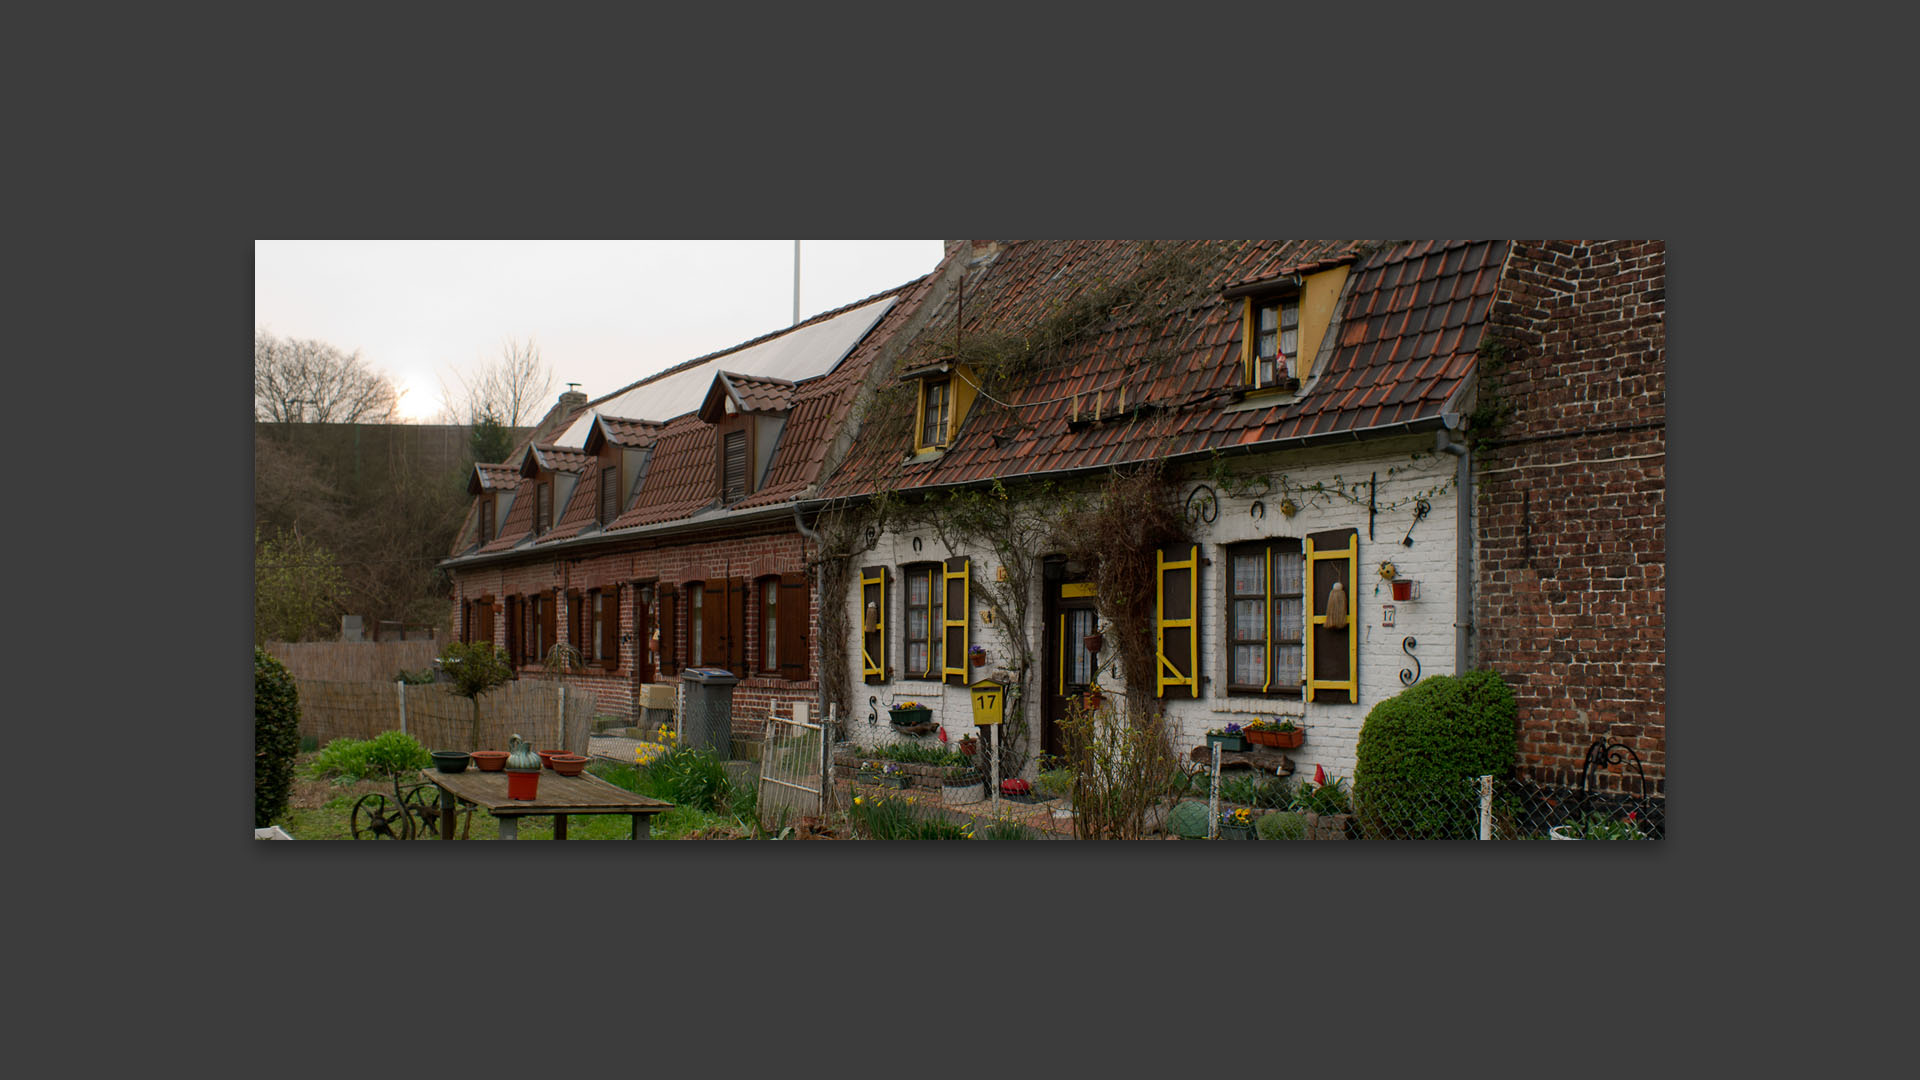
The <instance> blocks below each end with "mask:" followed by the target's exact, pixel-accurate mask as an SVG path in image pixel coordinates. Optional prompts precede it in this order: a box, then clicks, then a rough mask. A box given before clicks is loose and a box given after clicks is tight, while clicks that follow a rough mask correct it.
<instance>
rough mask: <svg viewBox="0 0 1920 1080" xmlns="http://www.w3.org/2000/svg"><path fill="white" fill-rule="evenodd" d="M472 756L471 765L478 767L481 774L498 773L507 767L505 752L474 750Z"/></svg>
mask: <svg viewBox="0 0 1920 1080" xmlns="http://www.w3.org/2000/svg"><path fill="white" fill-rule="evenodd" d="M472 756H473V763H474V764H475V765H478V766H480V771H481V772H499V771H500V770H501V769H504V768H506V767H507V752H506V751H505V750H475V751H474V752H473V755H472Z"/></svg>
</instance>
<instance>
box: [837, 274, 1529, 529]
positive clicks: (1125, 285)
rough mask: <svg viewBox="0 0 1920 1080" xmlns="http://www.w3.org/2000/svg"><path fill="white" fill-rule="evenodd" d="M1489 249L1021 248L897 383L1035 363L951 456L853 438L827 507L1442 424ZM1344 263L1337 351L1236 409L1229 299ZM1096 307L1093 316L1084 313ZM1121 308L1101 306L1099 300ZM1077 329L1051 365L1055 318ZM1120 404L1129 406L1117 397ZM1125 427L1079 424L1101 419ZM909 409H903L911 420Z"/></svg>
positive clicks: (971, 280)
mask: <svg viewBox="0 0 1920 1080" xmlns="http://www.w3.org/2000/svg"><path fill="white" fill-rule="evenodd" d="M1506 251H1507V244H1506V243H1505V242H1504V241H1499V242H1488V241H1479V242H1468V241H1455V242H1438V241H1422V242H1418V243H1408V244H1400V245H1395V246H1391V247H1389V246H1385V245H1379V244H1372V243H1367V242H1361V241H1298V240H1293V241H1275V240H1262V241H1225V242H1200V241H1188V242H1175V243H1139V242H1133V241H1114V240H1105V241H1088V240H1076V241H1015V242H1012V243H1010V244H1008V245H1006V246H1005V247H1004V248H1002V249H1001V250H999V251H997V252H996V253H995V254H993V255H991V256H990V257H989V258H987V259H984V260H980V261H979V262H978V264H977V265H975V266H973V267H972V268H971V269H970V271H969V272H968V275H967V278H966V280H965V284H964V290H963V291H962V292H961V293H960V294H959V295H954V296H949V297H948V299H947V300H946V302H945V303H943V304H942V305H941V306H940V308H939V309H938V310H936V311H935V312H934V313H933V315H932V317H931V319H930V321H929V322H928V324H927V325H926V327H924V328H923V329H922V330H921V331H920V333H919V334H918V335H917V340H916V341H915V342H913V343H911V344H910V345H909V346H908V349H907V351H906V352H904V353H903V362H902V365H901V366H902V368H903V369H904V368H906V367H908V366H914V365H918V366H922V367H924V366H925V363H926V361H927V359H928V357H929V356H932V357H935V358H937V357H938V356H939V355H940V354H941V353H942V352H946V353H952V351H953V348H954V345H953V343H954V341H955V328H956V325H958V326H959V327H960V328H961V329H962V331H963V332H962V334H961V336H960V339H959V340H960V342H961V343H962V347H961V353H962V354H963V355H964V353H965V348H964V342H965V341H966V340H967V337H968V336H969V335H972V336H976V337H979V336H982V335H994V336H996V339H998V340H1006V339H1005V338H1000V337H997V336H998V335H1012V337H1013V338H1014V339H1016V340H1017V339H1019V338H1021V337H1022V336H1025V337H1026V339H1027V342H1028V344H1029V345H1030V346H1031V347H1032V348H1033V349H1034V350H1035V352H1034V354H1033V355H1035V356H1037V357H1038V359H1036V360H1034V361H1033V363H1032V364H1031V365H1030V369H1029V370H1028V371H1027V372H1026V374H1024V375H1023V376H1022V377H1020V378H1018V379H1014V380H1010V381H1009V383H1008V384H1006V385H1003V386H999V387H997V388H994V383H993V380H992V379H991V378H989V379H986V380H985V381H986V382H987V383H988V384H989V388H991V389H994V393H993V395H992V397H991V398H990V397H989V396H988V395H987V394H986V393H982V395H981V396H980V398H979V399H978V400H977V401H976V402H975V404H974V406H973V409H972V411H971V413H970V414H969V416H968V417H967V418H966V420H965V421H964V422H963V423H962V425H961V427H960V430H959V431H958V432H956V433H955V438H954V441H953V443H952V444H951V445H950V446H949V447H948V449H947V450H946V452H945V453H944V454H941V455H939V456H938V457H936V458H934V459H932V460H928V461H920V462H913V463H908V462H905V461H904V460H903V459H904V458H905V457H906V455H907V452H908V450H909V449H910V446H911V443H910V441H909V440H910V439H911V433H910V432H909V431H907V430H906V428H907V425H904V424H898V423H896V424H893V425H891V426H890V427H889V428H887V429H886V430H887V432H888V434H886V435H884V436H883V435H881V434H880V429H879V427H878V425H876V426H875V428H873V429H870V430H863V431H862V437H861V439H860V440H859V445H858V447H857V449H856V451H855V452H854V453H853V454H852V455H850V456H849V459H848V461H847V463H846V465H845V466H843V467H842V468H840V469H839V470H837V472H836V474H835V475H834V476H833V477H832V478H831V479H830V480H829V481H828V483H827V485H826V490H825V492H824V494H826V495H829V496H846V495H856V494H861V493H864V492H869V491H873V490H876V489H878V488H880V487H885V486H892V485H899V486H906V487H918V486H932V485H942V484H955V483H968V482H973V481H979V480H984V479H986V478H988V477H1010V476H1019V475H1032V474H1039V473H1048V472H1057V471H1066V470H1076V469H1088V468H1098V467H1104V466H1111V465H1118V464H1123V463H1128V462H1135V461H1143V460H1149V459H1152V458H1158V457H1172V456H1178V455H1182V454H1192V453H1201V452H1205V451H1206V450H1208V449H1217V448H1222V447H1228V446H1247V445H1252V444H1262V443H1275V444H1279V443H1286V442H1289V441H1293V440H1299V439H1305V438H1311V437H1316V436H1325V435H1329V434H1335V433H1358V432H1363V431H1366V430H1368V429H1372V428H1381V427H1388V426H1393V425H1399V424H1404V423H1408V422H1411V421H1416V420H1425V419H1431V418H1434V417H1437V416H1438V415H1439V413H1440V412H1441V411H1442V409H1443V408H1444V407H1445V406H1446V405H1447V404H1448V403H1449V401H1450V400H1452V398H1453V396H1454V395H1455V393H1456V392H1457V391H1459V390H1460V389H1461V387H1462V386H1463V384H1464V382H1465V380H1466V379H1467V377H1468V375H1469V374H1470V373H1471V371H1472V370H1473V362H1474V351H1475V349H1476V348H1477V347H1478V345H1479V342H1480V332H1481V329H1482V327H1483V325H1484V321H1485V316H1486V311H1487V306H1488V303H1489V302H1490V300H1491V298H1492V295H1493V291H1494V288H1495V285H1496V284H1497V281H1498V279H1499V276H1500V272H1501V266H1502V264H1503V262H1504V260H1505V258H1506ZM1341 263H1351V264H1353V269H1352V270H1351V271H1350V273H1349V276H1348V279H1347V285H1346V296H1345V298H1344V300H1343V302H1342V303H1340V304H1339V305H1337V307H1336V319H1337V322H1336V324H1335V326H1334V328H1333V330H1332V332H1333V333H1334V334H1337V335H1338V336H1337V337H1336V338H1335V342H1334V351H1333V353H1332V355H1331V357H1330V359H1329V360H1328V362H1327V363H1326V365H1325V367H1324V369H1323V370H1320V371H1319V372H1317V373H1316V374H1314V375H1313V376H1312V377H1310V378H1309V380H1308V382H1307V384H1306V385H1305V386H1304V387H1303V388H1302V392H1301V393H1300V394H1299V395H1298V396H1297V397H1295V398H1293V399H1291V400H1285V401H1280V402H1276V403H1274V404H1272V405H1269V406H1267V407H1259V406H1258V404H1257V399H1254V401H1255V402H1256V403H1254V404H1251V405H1250V404H1248V403H1242V402H1240V401H1238V398H1239V394H1238V390H1240V389H1241V369H1240V364H1239V357H1240V338H1241V313H1242V310H1243V302H1242V301H1241V300H1240V299H1238V298H1233V299H1229V298H1227V297H1225V296H1223V295H1222V293H1223V292H1224V291H1226V290H1229V289H1232V288H1234V287H1235V286H1240V285H1246V284H1250V283H1256V282H1262V281H1268V280H1272V279H1275V278H1278V277H1281V276H1283V275H1287V274H1293V273H1310V272H1312V271H1315V270H1320V269H1326V268H1330V267H1334V266H1338V265H1340V264H1341ZM1096 298H1100V299H1101V300H1102V304H1101V305H1094V306H1097V308H1098V309H1097V310H1089V307H1090V305H1092V304H1093V301H1094V300H1095V299H1096ZM1105 298H1112V299H1114V300H1116V301H1118V302H1117V303H1115V304H1114V305H1113V306H1111V307H1110V308H1109V307H1105V306H1104V299H1105ZM1076 305H1079V309H1080V314H1081V316H1082V317H1083V319H1084V322H1083V323H1082V324H1081V327H1082V328H1081V331H1080V332H1079V333H1077V334H1076V333H1073V332H1072V331H1067V332H1065V334H1064V336H1065V341H1064V344H1061V345H1060V346H1059V347H1058V348H1056V349H1053V350H1051V351H1050V352H1049V351H1043V347H1044V345H1045V344H1046V341H1045V338H1044V332H1046V331H1048V330H1053V331H1055V332H1059V326H1060V316H1061V313H1063V312H1066V313H1071V312H1074V311H1075V310H1076ZM1123 394H1124V399H1122V395H1123ZM1122 400H1124V402H1125V412H1126V415H1127V416H1128V419H1124V420H1117V421H1109V422H1105V423H1092V424H1089V423H1084V422H1082V423H1074V422H1073V418H1074V413H1075V409H1076V405H1077V407H1078V410H1079V412H1080V414H1081V415H1082V416H1083V417H1084V416H1085V415H1086V414H1088V413H1090V412H1091V411H1092V410H1093V408H1094V407H1095V406H1096V403H1097V404H1099V405H1100V406H1102V407H1103V408H1104V409H1105V410H1106V411H1107V412H1113V411H1114V410H1116V409H1117V408H1118V407H1119V406H1120V403H1121V401H1122ZM908 408H909V409H910V408H911V406H908Z"/></svg>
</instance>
